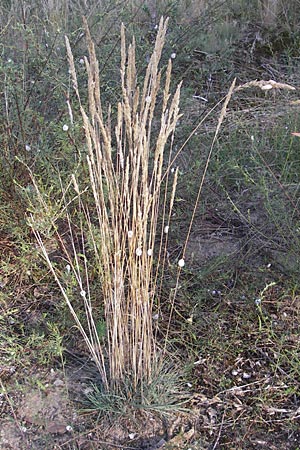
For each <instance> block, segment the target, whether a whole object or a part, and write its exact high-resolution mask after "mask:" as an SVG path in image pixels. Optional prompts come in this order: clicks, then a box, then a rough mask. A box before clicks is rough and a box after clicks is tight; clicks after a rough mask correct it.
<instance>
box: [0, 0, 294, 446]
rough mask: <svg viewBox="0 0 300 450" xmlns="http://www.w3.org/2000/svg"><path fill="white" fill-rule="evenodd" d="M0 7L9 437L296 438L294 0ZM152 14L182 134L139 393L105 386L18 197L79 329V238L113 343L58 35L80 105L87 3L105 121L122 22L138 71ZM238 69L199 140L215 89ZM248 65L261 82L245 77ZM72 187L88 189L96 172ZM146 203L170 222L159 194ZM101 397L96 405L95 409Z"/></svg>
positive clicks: (135, 440) (3, 366)
mask: <svg viewBox="0 0 300 450" xmlns="http://www.w3.org/2000/svg"><path fill="white" fill-rule="evenodd" d="M0 8H1V14H0V27H1V29H0V36H1V39H0V45H1V52H0V55H1V57H0V58H1V59H0V72H1V76H0V93H1V115H0V148H1V154H0V177H1V181H0V208H1V215H0V253H1V265H0V287H1V289H0V336H1V341H0V380H1V399H0V400H1V401H0V408H1V415H0V417H1V418H0V442H1V445H2V447H3V448H37V449H39V448H49V449H51V448H55V446H57V445H59V446H61V447H62V448H64V447H65V448H113V445H121V446H123V447H124V448H126V446H127V447H131V448H137V449H141V448H149V449H150V448H155V446H158V445H160V446H162V445H163V444H165V445H167V442H168V445H169V448H176V445H177V446H179V448H185V446H186V448H195V449H199V448H205V449H206V448H207V449H208V448H212V449H217V448H220V449H223V448H224V449H226V448H236V449H244V448H247V449H248V448H249V449H251V448H264V446H266V445H268V446H269V448H276V449H277V448H284V449H286V448H290V449H297V448H299V445H300V444H299V441H300V437H299V431H298V430H299V382H300V379H299V367H300V366H299V337H298V336H299V262H300V261H299V250H300V238H299V230H300V228H299V227H300V225H299V224H300V221H299V220H300V219H299V182H300V180H299V174H300V170H299V169H300V167H299V166H300V162H299V145H300V140H299V139H300V138H299V137H297V136H294V135H293V134H292V133H293V132H298V131H300V120H299V98H298V97H299V95H298V85H299V64H300V54H299V42H300V32H299V30H300V27H299V20H300V19H299V17H300V14H299V12H300V3H299V0H291V1H290V2H288V4H287V3H286V2H282V1H260V0H257V1H256V0H251V2H245V1H244V0H227V1H226V0H222V1H221V0H211V1H210V0H203V1H200V0H199V1H193V0H191V1H176V0H175V1H163V0H161V1H155V2H154V1H153V2H152V1H144V2H142V1H126V2H124V1H120V2H117V1H116V2H112V1H109V2H108V1H107V2H106V1H98V0H97V1H96V0H94V1H93V0H91V1H75V0H65V1H62V2H61V1H60V2H58V1H55V0H52V1H50V0H49V1H46V0H43V1H42V0H41V1H39V0H35V1H31V2H25V1H24V2H22V1H13V0H12V1H8V0H7V1H3V2H2V3H1V6H0ZM162 15H163V16H164V17H169V24H168V30H167V34H166V40H165V46H164V49H163V52H162V56H161V62H160V67H161V68H162V69H163V70H164V71H165V70H166V68H167V64H168V61H169V59H171V60H172V65H173V68H172V76H171V80H170V92H175V90H176V86H177V85H178V84H179V82H180V81H181V80H182V81H183V84H182V87H181V100H180V112H181V113H182V117H181V118H180V119H179V122H178V124H177V126H176V132H175V135H174V139H173V141H172V142H173V149H174V152H177V151H178V150H180V149H181V148H182V145H183V144H185V145H184V148H183V149H182V151H181V152H180V154H179V156H178V157H177V159H176V161H175V162H174V164H173V165H171V166H170V175H171V176H173V174H174V173H175V171H177V174H178V180H177V190H176V195H175V197H174V206H173V209H172V214H171V221H170V225H169V229H168V239H167V244H166V247H165V249H166V253H165V260H164V267H165V270H164V271H163V273H162V272H161V271H158V272H157V275H156V276H157V278H156V279H157V283H158V292H159V295H157V296H156V297H155V298H154V299H153V302H154V303H153V304H154V305H155V307H157V308H156V309H155V310H153V315H152V316H151V317H150V318H149V317H148V318H149V322H148V324H150V325H151V326H152V327H153V331H154V335H155V339H156V342H157V345H158V349H162V348H163V349H164V354H165V359H164V360H165V365H162V366H160V369H159V370H158V371H157V373H156V376H155V377H154V378H153V380H152V381H153V382H151V383H149V382H147V383H145V384H144V385H143V389H144V390H146V391H142V393H141V391H139V394H138V395H137V396H136V391H137V389H133V387H132V386H133V384H132V379H131V380H130V376H129V377H128V379H126V382H125V383H124V386H123V387H122V389H121V390H120V391H119V392H118V394H116V393H115V392H114V393H113V395H110V396H108V395H107V393H106V394H105V395H103V391H102V388H101V384H100V383H99V381H100V380H99V371H98V370H97V368H96V367H95V366H94V364H93V362H92V361H91V360H90V358H89V353H88V352H87V350H86V345H85V343H84V340H83V339H82V338H81V335H80V333H79V331H78V327H76V326H75V325H74V320H73V318H72V315H71V314H70V312H69V309H68V307H67V305H66V303H65V301H64V299H63V298H62V296H61V293H60V290H59V289H58V287H57V285H56V283H55V280H53V277H52V274H51V271H50V270H49V267H48V266H47V264H45V260H44V258H43V252H42V251H41V250H40V248H39V246H38V245H37V243H36V238H35V236H34V233H33V231H32V227H30V224H29V223H28V217H30V215H33V217H34V221H35V227H36V230H37V231H38V232H39V233H40V234H41V235H42V237H43V246H44V248H45V249H46V253H47V255H48V256H49V260H50V261H51V264H53V265H54V267H55V268H56V270H57V273H58V274H59V277H60V279H61V280H62V282H63V283H64V286H65V288H66V289H67V295H68V298H70V300H71V302H72V305H73V307H74V308H75V310H76V314H77V315H78V317H79V320H80V322H81V323H82V324H83V325H84V326H85V327H86V328H87V329H88V327H89V323H88V321H87V320H88V319H87V315H86V309H85V307H84V303H83V302H82V296H81V295H80V292H81V291H82V289H80V288H79V287H78V282H77V281H78V280H77V281H76V277H75V276H74V273H73V271H72V270H70V269H69V268H68V266H69V265H70V261H69V260H68V258H67V257H66V252H65V251H64V250H65V249H66V250H67V252H68V253H67V254H69V255H71V256H73V255H74V248H75V249H76V252H77V254H78V255H79V260H78V261H79V262H78V264H79V265H80V267H81V268H83V272H84V271H87V272H88V274H89V286H90V294H89V295H90V298H91V301H92V302H96V304H97V308H94V311H95V315H94V321H95V322H94V325H95V330H96V335H97V339H98V344H101V345H104V348H105V346H106V345H107V342H106V339H107V337H106V336H107V328H106V327H107V323H106V319H105V308H104V306H103V308H101V307H100V306H99V303H100V304H101V299H102V298H101V296H100V297H99V292H101V289H102V284H101V274H100V273H99V270H100V269H99V260H98V261H97V264H96V263H94V260H92V259H89V261H88V263H86V261H87V257H90V253H89V248H88V247H87V248H86V252H87V253H85V252H84V250H85V249H84V248H83V245H84V240H83V239H82V235H83V233H82V228H81V225H80V224H81V223H82V221H84V220H86V217H87V216H86V211H87V210H84V209H82V208H81V207H80V204H79V203H78V202H77V203H76V202H73V201H72V202H71V200H72V199H73V196H72V194H70V192H72V191H71V189H73V187H72V186H73V185H71V181H72V174H75V175H76V180H78V179H80V180H82V182H81V186H88V183H89V170H88V165H87V164H86V154H87V147H86V136H85V132H84V129H83V120H82V115H81V111H80V105H79V102H78V98H77V97H76V94H75V92H74V89H73V81H72V76H71V74H70V68H69V64H68V58H67V51H66V45H65V36H68V39H69V41H70V46H71V49H72V53H73V57H74V67H75V70H76V73H77V80H78V86H79V92H78V94H79V96H80V98H81V104H82V107H83V108H86V109H87V108H88V103H89V101H90V100H91V99H89V98H88V95H87V93H88V89H87V88H88V82H87V80H88V77H87V68H86V64H85V61H84V59H85V57H88V50H87V43H86V30H85V29H84V26H83V21H82V16H84V17H86V19H87V22H88V25H89V29H90V33H91V37H92V39H93V41H94V43H95V51H96V55H97V58H98V61H99V74H100V81H101V95H102V104H103V105H105V111H108V105H109V104H111V105H112V110H111V117H112V121H113V120H114V119H115V118H116V114H117V109H116V105H117V104H118V102H119V101H120V100H121V99H122V85H121V82H120V64H121V53H120V45H121V38H120V29H121V23H124V26H125V35H126V39H127V42H130V41H131V40H132V37H133V35H134V36H135V46H136V68H137V82H138V84H141V83H142V81H143V79H144V76H145V70H146V67H147V64H148V63H149V60H150V57H151V54H152V50H153V47H154V43H155V39H156V35H157V29H158V24H159V20H160V17H161V16H162ZM235 78H236V86H237V89H236V91H235V92H234V93H233V96H232V98H231V101H230V103H229V106H228V110H227V114H226V117H225V119H224V122H223V124H222V128H221V131H220V133H219V135H218V138H217V140H216V142H215V145H214V148H213V151H212V153H211V155H210V149H211V144H212V142H213V139H214V135H215V130H216V127H217V124H218V118H219V116H220V111H221V104H220V103H219V102H220V101H221V100H223V99H224V97H225V95H226V93H227V92H228V89H229V87H230V86H231V84H232V82H233V80H234V79H235ZM254 80H258V81H261V80H264V82H261V84H259V83H252V84H249V85H248V87H247V86H246V87H245V84H246V83H250V82H252V81H254ZM269 80H273V81H275V82H276V83H279V84H280V83H281V85H282V86H280V85H279V84H277V85H274V84H273V85H272V83H271V84H270V82H269ZM283 85H285V86H283ZM239 86H244V88H243V89H238V87H239ZM266 86H267V88H266ZM270 86H271V88H270ZM287 86H288V87H287ZM291 87H294V88H295V89H294V90H292V89H291ZM105 114H106V113H105ZM107 116H108V115H107V114H106V115H105V120H107ZM159 121H160V116H158V117H157V116H155V117H154V119H153V122H154V134H155V130H157V129H158V123H159ZM114 144H115V143H114ZM209 156H210V158H209V165H208V170H207V171H206V168H207V162H208V157H209ZM204 173H205V182H204V185H203V189H202V192H201V197H200V202H199V205H198V208H197V211H196V216H195V217H194V221H193V226H192V229H191V237H190V239H189V241H188V245H187V247H186V258H185V266H184V267H183V268H182V270H181V274H180V278H179V279H178V278H177V274H178V261H179V260H180V258H181V256H182V252H183V250H184V249H185V239H184V237H185V236H186V235H187V233H188V231H189V224H190V223H191V219H192V215H193V210H194V205H195V203H196V202H197V195H198V188H199V184H200V182H201V179H202V177H203V174H204ZM33 180H34V181H33ZM171 191H172V188H170V189H169V190H167V189H166V191H165V192H166V196H167V197H166V198H170V195H171ZM62 194H63V195H62ZM167 194H168V195H169V197H168V195H167ZM105 195H106V193H105ZM84 201H85V202H86V203H85V204H86V205H89V207H90V206H91V205H92V204H93V198H92V195H91V193H90V192H89V191H86V192H84ZM69 202H70V203H69ZM66 205H68V208H66ZM67 209H68V215H66V214H65V212H66V210H67ZM157 220H158V224H159V226H162V224H163V214H159V215H158V219H157ZM70 224H72V226H70ZM75 225H76V226H75ZM94 225H95V224H94V223H93V221H91V222H90V230H91V228H92V226H94ZM125 230H126V228H125ZM96 231H97V230H95V229H94V228H93V232H94V233H96ZM126 231H127V230H126ZM128 231H129V230H128ZM58 236H59V238H58ZM91 236H92V235H91ZM94 236H96V235H95V234H94ZM91 239H92V238H91ZM89 244H90V246H91V242H90V243H89ZM71 260H72V258H71ZM100 268H101V267H100ZM83 281H84V282H86V278H84V279H83ZM174 287H176V297H174V296H172V293H173V292H174ZM170 293H171V298H173V299H174V301H173V302H171V303H170V301H169V299H170ZM158 297H159V298H158ZM92 306H94V303H93V305H92ZM158 306H159V307H158ZM170 311H172V316H170ZM170 317H172V320H171V323H169V318H170ZM166 335H167V339H166ZM129 375H130V374H129ZM148 381H149V380H148ZM93 386H94V387H93ZM135 388H136V386H135ZM65 389H67V391H68V395H67V394H66V392H65ZM141 395H142V396H141ZM141 398H142V399H143V404H142V405H141ZM66 399H68V400H66ZM37 405H38V406H37ZM53 405H55V408H56V409H55V408H54V406H53ZM34 408H36V409H34ZM54 409H55V411H56V413H54V412H53V411H54ZM80 409H84V411H85V413H84V415H78V414H79V413H78V410H80ZM175 410H176V411H175ZM179 410H181V411H179ZM183 410H184V411H183ZM29 411H34V413H30V412H29ZM57 411H59V412H57ZM87 411H89V413H87ZM172 411H173V412H172ZM166 412H168V413H169V414H168V415H166ZM99 414H100V415H101V414H102V417H103V414H104V417H105V420H104V419H103V418H102V420H101V422H97V418H98V415H99ZM116 417H118V420H115V418H116ZM112 418H113V419H112ZM112 423H114V426H112ZM145 425H146V426H145ZM271 434H272V439H270V435H271ZM176 439H177V441H176ZM275 440H276V443H274V441H275ZM159 443H160V444H159ZM2 447H1V448H2ZM157 448H159V447H157ZM166 448H167V447H166Z"/></svg>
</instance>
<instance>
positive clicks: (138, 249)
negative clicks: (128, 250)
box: [135, 247, 143, 256]
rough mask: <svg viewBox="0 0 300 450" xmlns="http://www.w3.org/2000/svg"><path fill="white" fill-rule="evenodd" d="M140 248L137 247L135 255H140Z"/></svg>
mask: <svg viewBox="0 0 300 450" xmlns="http://www.w3.org/2000/svg"><path fill="white" fill-rule="evenodd" d="M142 253H143V252H142V249H141V248H140V247H138V248H137V249H136V251H135V254H136V256H141V255H142Z"/></svg>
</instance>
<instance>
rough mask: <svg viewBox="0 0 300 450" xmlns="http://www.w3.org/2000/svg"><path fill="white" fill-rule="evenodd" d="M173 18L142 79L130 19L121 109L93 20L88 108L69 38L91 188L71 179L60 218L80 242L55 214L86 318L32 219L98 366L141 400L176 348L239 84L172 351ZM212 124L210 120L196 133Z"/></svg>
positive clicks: (162, 29)
mask: <svg viewBox="0 0 300 450" xmlns="http://www.w3.org/2000/svg"><path fill="white" fill-rule="evenodd" d="M167 23H168V20H163V19H161V21H160V24H159V27H158V32H157V37H156V41H155V45H154V50H153V53H152V56H151V58H150V61H149V64H148V66H147V68H146V71H145V75H144V80H143V83H142V84H141V85H138V83H137V71H136V63H135V41H134V40H133V41H132V43H131V44H130V45H129V46H128V47H126V40H125V29H124V27H123V26H122V29H121V63H120V74H121V90H122V99H121V101H120V102H119V103H118V104H117V107H116V108H115V111H114V110H113V108H112V107H111V106H110V105H109V106H108V107H107V108H105V107H104V106H103V105H102V102H101V87H100V77H99V67H98V61H97V58H96V54H95V46H94V43H93V41H92V39H91V36H90V32H89V29H88V26H87V22H86V21H85V32H86V37H87V43H88V51H89V58H85V66H86V71H87V76H88V100H89V101H88V110H87V109H86V108H85V107H84V106H83V102H82V100H81V96H80V93H79V86H78V81H77V74H76V69H75V64H74V58H73V54H72V50H71V46H70V43H69V40H68V38H66V46H67V53H68V60H69V67H70V73H71V76H72V81H73V87H74V90H75V93H76V96H77V100H78V102H79V105H80V111H81V115H82V120H83V124H84V131H85V138H86V146H87V170H88V186H81V181H80V179H78V178H77V176H76V174H73V175H72V177H71V180H70V182H69V184H68V186H67V187H63V183H62V193H63V195H62V201H61V205H62V211H61V213H60V214H59V216H60V217H65V218H66V222H67V228H68V234H69V236H70V237H71V239H70V241H71V246H70V245H69V246H68V245H66V243H65V240H64V237H63V235H62V234H61V233H59V232H58V231H57V227H56V224H55V221H53V222H52V225H53V229H54V230H56V239H57V240H58V242H59V245H60V248H61V250H62V252H63V255H64V258H65V260H66V263H67V265H66V267H67V271H68V272H69V273H70V272H71V273H72V274H73V279H75V280H76V285H77V286H78V290H77V297H79V296H81V298H82V302H83V306H84V311H85V316H86V318H85V320H84V321H83V320H81V319H80V318H79V314H78V311H77V310H76V307H75V306H74V304H73V301H72V298H71V297H70V294H69V290H68V283H67V281H66V276H63V275H62V270H61V268H58V267H57V266H55V265H54V264H53V262H52V261H51V259H50V257H49V253H48V251H47V248H46V246H45V243H44V241H43V235H42V234H43V233H42V230H41V229H40V227H39V223H38V220H37V218H36V217H35V215H34V214H33V215H32V216H31V225H32V227H33V230H34V233H35V235H36V238H37V241H38V244H39V246H40V248H41V249H42V253H43V255H44V257H45V260H46V261H47V263H48V265H49V268H50V270H51V272H52V274H53V276H54V278H55V279H56V282H57V283H58V285H59V287H60V289H61V291H62V294H63V296H64V298H65V301H66V302H67V304H68V306H69V308H70V311H71V313H72V315H73V316H74V319H75V321H76V324H77V326H78V328H79V330H80V332H81V334H82V336H83V338H84V340H85V342H86V344H87V346H88V348H89V351H90V353H91V355H92V357H93V359H94V361H95V363H96V365H97V367H98V370H99V373H100V375H101V380H102V386H103V392H120V390H122V389H123V387H124V385H125V382H126V383H127V382H128V380H129V379H130V380H131V383H132V389H133V391H136V392H137V391H138V392H140V394H141V398H140V402H141V404H144V403H145V401H146V400H145V397H144V395H143V393H144V392H146V391H145V389H144V387H145V386H148V388H149V387H151V386H153V385H155V380H156V379H157V370H156V369H155V368H157V367H160V365H161V358H163V357H164V356H165V354H166V351H167V343H168V336H169V332H170V327H171V320H172V314H173V309H174V302H175V298H176V294H177V291H178V287H179V276H180V272H181V269H182V268H183V267H184V265H185V259H184V257H185V250H186V245H187V241H188V239H189V235H190V232H191V227H192V222H193V219H194V217H195V211H196V208H197V205H198V203H199V201H200V194H201V191H202V187H203V182H204V179H205V176H206V172H207V168H208V165H209V161H210V158H211V154H212V151H213V147H214V144H215V142H216V138H217V135H218V133H219V131H220V127H221V124H222V122H223V120H224V118H225V113H226V109H227V105H228V102H229V100H230V98H231V95H232V93H233V90H234V86H235V83H233V84H232V86H231V88H230V90H229V92H228V94H227V96H226V97H225V101H224V105H223V107H222V109H221V113H220V117H219V121H218V125H217V128H216V132H215V136H214V139H213V141H212V144H211V148H210V151H209V154H208V157H207V161H206V165H205V168H204V172H203V174H202V178H201V180H200V183H199V190H198V195H197V199H196V203H195V207H194V211H193V213H192V218H191V223H190V226H189V229H188V234H187V237H186V239H185V244H184V246H183V253H182V255H181V257H180V258H178V266H177V269H178V270H177V277H176V280H175V287H174V289H172V292H171V294H170V299H169V301H170V308H169V311H170V314H169V317H168V319H167V331H166V336H165V339H164V345H163V351H160V350H159V344H158V340H157V336H156V335H155V333H154V331H153V330H154V327H153V320H154V318H155V317H156V316H157V311H159V307H160V294H161V289H162V284H161V283H162V282H161V280H163V278H164V270H165V267H166V265H167V262H168V258H167V242H168V232H169V227H170V222H171V216H172V208H173V205H174V200H175V193H176V186H177V179H178V168H177V169H175V170H174V169H173V164H174V162H175V161H176V158H177V157H178V154H179V153H180V152H181V151H182V149H183V148H184V145H185V144H184V145H183V146H182V147H181V148H180V149H179V152H178V151H177V153H174V154H173V141H174V133H175V128H176V124H177V121H178V119H179V117H180V113H179V98H180V88H181V84H179V85H178V86H177V88H176V89H175V92H174V94H171V93H170V86H171V70H172V66H171V60H170V61H169V62H168V64H167V67H166V70H165V72H164V73H163V71H162V70H160V69H159V62H160V58H161V54H162V49H163V44H164V40H165V36H166V30H167ZM213 109H214V108H213ZM213 109H212V110H213ZM212 110H211V111H212ZM112 111H113V112H112ZM208 114H209V113H208ZM202 122H203V119H201V121H200V122H199V124H198V125H197V127H196V129H195V130H194V131H193V132H192V133H191V136H192V135H193V133H194V132H195V131H196V130H197V129H198V128H199V126H200V125H201V124H202ZM188 140H189V139H187V140H186V142H188ZM171 169H172V170H171ZM32 181H33V183H34V186H35V189H36V191H37V197H38V202H39V204H40V205H41V207H42V209H44V210H45V213H47V216H49V212H48V211H49V206H48V204H47V203H45V201H44V199H43V196H42V195H41V192H40V190H39V187H38V185H37V183H36V181H35V179H34V177H32ZM72 192H73V194H72ZM89 192H90V194H89ZM72 196H73V198H72ZM70 199H71V200H70ZM87 199H88V200H87ZM70 204H72V205H73V207H74V206H75V205H76V206H75V209H76V211H77V214H76V215H75V217H77V219H76V221H77V223H74V217H73V215H72V213H71V209H70ZM50 216H51V214H50ZM56 217H57V214H56ZM75 226H76V229H77V232H76V233H75ZM78 230H79V239H78ZM75 234H77V243H76V236H75ZM93 267H96V272H97V274H98V276H99V278H100V290H99V293H97V295H96V298H95V294H94V290H93V280H92V278H93V273H94V272H95V271H94V270H93ZM100 309H103V310H104V318H105V330H106V338H105V339H103V333H99V330H98V328H99V327H97V319H96V317H97V315H98V316H99V310H100ZM101 389H102V388H101ZM148 391H149V389H148ZM157 392H159V389H158V390H157ZM145 404H146V403H145Z"/></svg>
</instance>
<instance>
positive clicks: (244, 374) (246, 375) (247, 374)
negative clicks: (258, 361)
mask: <svg viewBox="0 0 300 450" xmlns="http://www.w3.org/2000/svg"><path fill="white" fill-rule="evenodd" d="M243 378H244V380H248V378H251V373H247V372H244V373H243Z"/></svg>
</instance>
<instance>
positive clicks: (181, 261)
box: [178, 259, 185, 267]
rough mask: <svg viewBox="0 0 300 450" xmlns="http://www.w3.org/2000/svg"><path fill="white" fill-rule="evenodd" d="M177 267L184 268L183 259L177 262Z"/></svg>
mask: <svg viewBox="0 0 300 450" xmlns="http://www.w3.org/2000/svg"><path fill="white" fill-rule="evenodd" d="M178 265H179V267H184V265H185V261H184V259H180V260H179V261H178Z"/></svg>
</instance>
